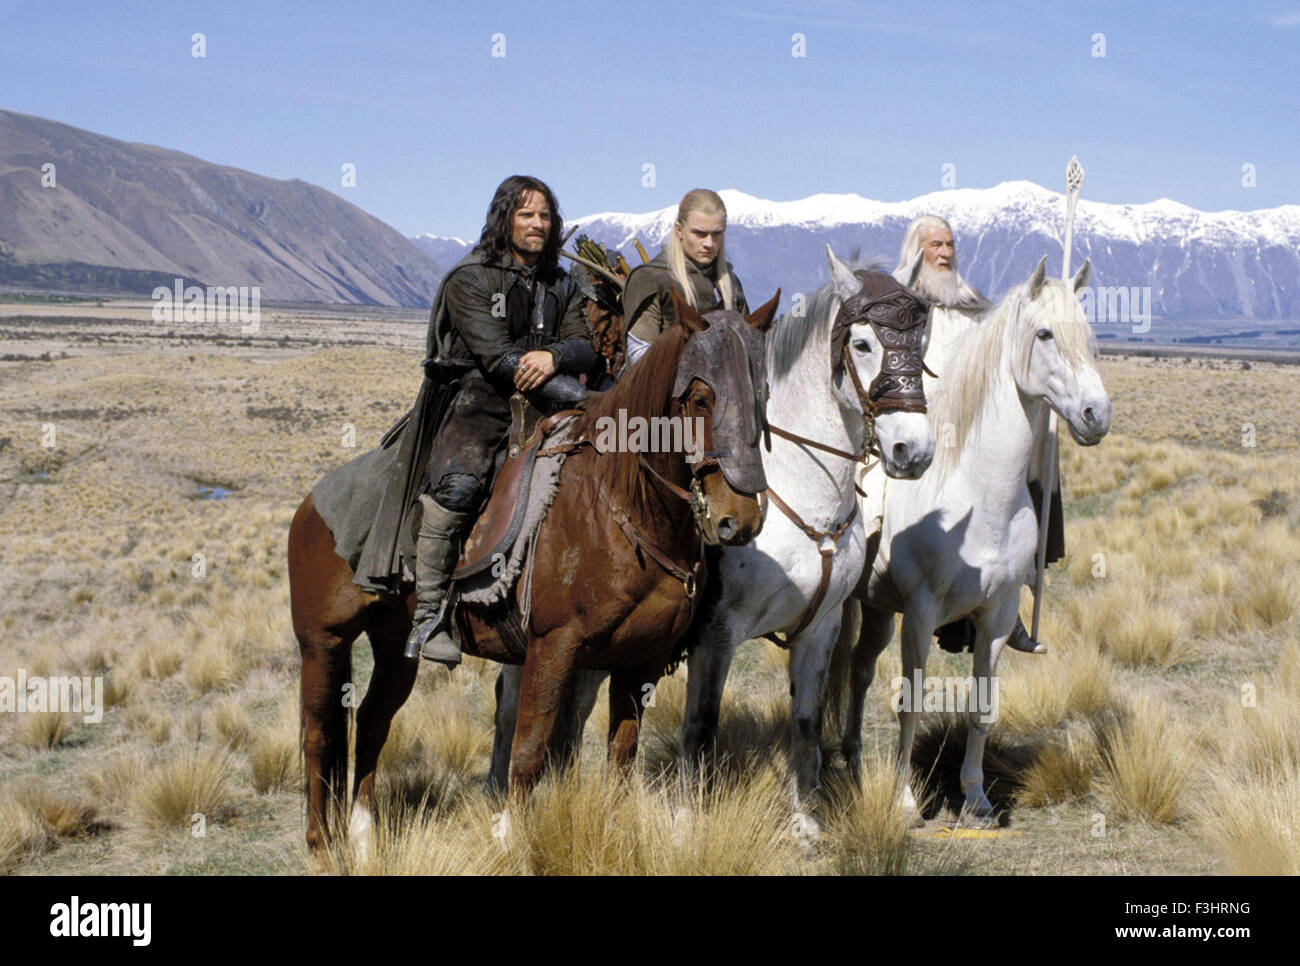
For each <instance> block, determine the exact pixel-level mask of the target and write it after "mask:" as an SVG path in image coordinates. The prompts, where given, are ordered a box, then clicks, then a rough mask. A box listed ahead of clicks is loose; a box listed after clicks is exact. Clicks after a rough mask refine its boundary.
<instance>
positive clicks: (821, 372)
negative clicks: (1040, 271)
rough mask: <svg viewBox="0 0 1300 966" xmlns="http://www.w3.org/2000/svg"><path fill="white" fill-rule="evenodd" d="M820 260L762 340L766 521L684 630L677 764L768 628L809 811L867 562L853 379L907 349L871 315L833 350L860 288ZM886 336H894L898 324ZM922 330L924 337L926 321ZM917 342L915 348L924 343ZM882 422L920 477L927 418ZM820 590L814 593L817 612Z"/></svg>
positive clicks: (704, 744)
mask: <svg viewBox="0 0 1300 966" xmlns="http://www.w3.org/2000/svg"><path fill="white" fill-rule="evenodd" d="M826 258H827V262H828V264H829V266H830V272H831V282H830V283H829V284H827V285H825V286H823V287H822V288H821V289H820V290H819V291H818V292H817V293H815V294H814V295H813V296H812V298H810V299H809V300H808V305H807V310H806V311H805V312H804V313H803V314H802V316H799V315H791V316H788V317H786V318H784V319H782V320H781V322H780V323H779V324H778V325H777V326H776V327H775V328H774V329H773V331H772V333H770V334H769V336H768V352H767V372H768V383H769V397H768V405H767V416H768V421H769V424H770V425H771V427H772V429H773V432H772V434H771V450H770V452H766V453H764V454H763V471H764V474H765V475H766V477H767V482H768V494H769V497H768V504H767V510H766V517H765V520H764V523H763V528H762V530H761V531H759V534H758V536H756V537H755V538H754V540H753V541H752V542H751V543H750V544H747V545H746V546H744V547H735V548H728V549H727V551H726V552H725V553H722V554H721V563H720V567H721V574H720V584H721V594H722V596H721V598H720V599H715V600H713V601H712V602H711V603H710V604H709V605H706V606H707V612H705V613H701V614H700V615H699V617H698V619H697V621H696V622H695V624H694V625H693V626H692V629H691V631H689V632H688V636H691V637H693V638H694V639H695V640H696V641H697V642H698V643H697V645H696V646H695V647H694V648H693V650H692V652H691V654H690V657H689V662H688V669H689V673H688V677H687V706H686V719H685V722H684V726H683V738H682V746H683V753H684V759H685V763H686V765H685V768H684V769H683V772H684V775H685V776H687V777H688V778H689V776H693V775H694V766H695V764H696V763H697V762H698V761H699V759H700V756H701V755H702V753H704V752H705V751H706V750H711V747H712V739H713V736H714V734H715V733H716V727H717V722H718V716H719V710H720V705H721V701H722V689H723V684H724V682H725V680H726V676H727V670H728V668H729V666H730V664H731V658H732V654H733V653H734V651H735V648H736V645H737V644H739V643H740V642H741V641H743V640H746V639H749V638H753V637H757V636H760V635H763V634H770V633H773V632H784V633H787V634H790V635H791V636H790V638H789V641H788V643H789V647H790V680H791V687H792V691H793V708H792V730H793V747H792V756H793V760H794V763H795V768H794V771H795V775H794V777H793V779H792V783H791V787H792V798H793V802H794V806H795V809H796V811H797V812H798V813H799V814H801V815H802V814H803V813H804V811H805V809H804V805H805V803H806V802H807V801H808V800H809V798H810V796H811V794H812V792H813V790H814V789H815V788H816V787H817V778H818V774H819V770H820V767H821V753H820V748H819V743H818V737H819V735H820V732H821V718H822V705H823V703H824V699H825V689H826V681H827V671H828V664H829V661H830V657H831V654H832V652H833V650H834V644H835V639H836V635H837V634H838V632H839V627H840V616H841V611H842V605H843V602H844V600H845V598H846V597H847V596H848V594H849V592H850V591H851V590H852V589H853V588H854V586H855V585H856V584H857V582H858V579H859V577H860V575H861V573H862V568H863V566H864V563H865V538H864V532H863V527H862V516H861V514H860V513H858V512H857V496H856V493H855V490H854V482H855V472H854V471H855V469H856V467H857V465H858V463H857V459H856V457H857V454H860V453H862V451H863V449H864V448H865V447H864V444H865V442H866V433H867V430H868V424H867V420H866V419H865V418H864V416H863V403H862V399H861V396H860V394H859V392H858V391H857V388H856V386H863V387H865V386H868V385H870V384H872V383H873V382H874V380H875V379H876V377H877V375H878V374H879V373H880V372H881V370H882V369H888V366H887V365H886V353H887V352H889V351H892V352H894V353H895V357H894V360H895V361H897V359H898V358H899V357H898V355H897V353H898V352H899V349H898V348H897V344H896V345H895V347H894V348H892V349H891V348H889V347H886V346H885V345H884V343H883V342H882V338H881V335H879V334H878V333H877V331H876V329H875V327H874V326H873V325H872V324H871V323H870V322H869V321H868V320H867V318H865V317H864V318H862V319H861V320H855V322H854V324H852V325H850V326H848V332H847V338H846V340H845V342H846V345H847V350H848V351H847V356H848V359H849V360H850V362H849V364H851V365H852V366H853V369H854V372H853V373H850V372H849V371H848V370H847V367H846V365H845V364H844V363H842V362H841V359H842V356H835V357H833V350H832V344H831V336H832V332H833V330H834V329H835V321H836V318H837V316H838V313H839V309H840V305H841V303H842V301H844V300H848V299H853V298H856V297H857V296H858V295H859V294H860V292H862V291H863V281H862V279H860V278H859V277H858V276H857V275H855V274H854V273H853V272H852V271H851V270H850V269H849V268H848V267H847V266H845V265H844V264H843V263H841V262H840V261H839V260H838V259H837V258H836V257H835V254H834V252H832V251H831V248H830V246H829V245H828V246H827V247H826ZM880 274H881V276H882V277H883V278H885V279H887V280H888V284H891V285H892V284H894V283H893V280H892V279H891V278H889V277H888V276H887V275H884V273H880ZM918 307H919V308H922V309H923V306H920V305H919V304H918ZM916 321H917V322H918V323H919V322H920V321H921V320H920V319H917V320H916ZM882 331H883V332H885V333H886V336H885V337H886V338H888V339H890V340H891V341H895V342H896V339H897V336H896V335H895V334H894V332H893V330H888V329H882ZM915 334H916V335H918V336H919V334H920V326H919V324H918V325H917V327H916V332H915ZM908 338H909V339H910V338H912V333H909V334H908ZM916 348H917V349H918V351H919V348H920V347H919V345H918V346H917V347H916ZM855 384H856V385H855ZM919 386H920V384H919V380H918V382H917V388H918V389H919ZM874 426H875V434H876V438H877V441H878V447H879V451H880V453H881V454H882V461H883V464H884V469H885V472H887V473H889V474H890V475H891V476H894V477H897V478H899V479H910V478H915V477H917V476H919V475H920V474H922V473H923V472H925V470H926V468H927V467H928V466H929V465H930V460H931V459H932V457H933V455H934V436H933V434H932V433H931V431H930V427H929V423H928V422H927V420H926V418H925V416H924V415H923V414H922V413H919V412H903V411H887V412H883V413H881V414H880V415H879V416H877V417H876V418H875V420H874ZM783 433H788V434H790V435H794V436H800V437H803V438H805V439H807V440H810V441H812V444H811V445H810V444H809V443H800V442H795V441H793V440H791V439H789V438H787V437H786V436H785V435H783ZM818 447H826V449H822V448H818ZM831 451H835V452H831ZM772 493H775V494H776V498H775V499H774V498H772V496H771V494H772ZM778 499H779V500H780V501H782V502H784V503H785V504H786V506H787V507H788V508H789V510H790V511H792V512H793V513H794V514H796V515H797V516H798V517H799V518H800V520H801V521H802V522H803V524H804V525H805V526H806V527H807V528H809V529H811V530H814V531H818V532H821V533H823V534H825V535H826V536H825V537H823V538H822V539H820V540H817V541H814V540H813V539H810V537H809V536H808V535H807V533H806V532H805V530H804V529H801V528H800V527H799V526H797V525H796V524H795V523H794V522H793V520H791V519H790V517H789V516H788V515H787V514H786V513H785V512H784V511H782V510H781V509H779V504H778V503H777V500H778ZM823 549H825V550H826V554H825V556H828V557H829V558H830V579H829V581H827V582H826V584H825V586H823V580H822V570H823V564H822V560H823V556H824V555H823V553H822V550H823ZM733 551H734V552H733ZM713 583H714V582H713V581H711V584H713ZM819 592H820V600H819V601H816V603H817V606H816V607H815V608H814V607H813V604H814V602H815V600H816V598H818V595H819ZM805 618H807V620H806V619H805ZM796 631H797V632H798V633H794V632H796ZM518 676H519V675H518V669H516V668H512V667H504V668H503V669H502V675H501V677H500V679H499V681H498V685H497V718H496V742H495V745H494V748H493V764H492V772H491V773H490V774H489V778H488V785H489V788H503V787H505V778H506V769H507V767H508V761H509V748H510V735H511V734H512V733H513V720H512V718H513V715H514V713H515V711H516V708H517V694H518V684H517V679H518ZM602 677H603V674H600V673H597V672H588V673H585V674H584V675H582V676H581V677H580V679H579V681H578V682H577V683H576V684H575V687H574V690H573V692H571V694H570V696H569V702H570V703H571V704H572V705H575V706H576V710H575V708H573V707H570V708H568V709H566V715H567V716H568V717H567V719H566V720H567V721H568V722H569V725H568V728H567V730H566V733H565V734H564V735H563V736H562V737H561V738H560V739H559V740H558V742H557V744H556V745H555V746H553V753H554V754H559V755H571V754H572V753H573V751H574V749H576V747H577V746H578V744H579V743H580V741H581V734H582V723H583V721H585V719H586V716H587V714H588V713H589V712H590V709H591V707H592V705H593V704H594V702H595V690H596V688H597V687H598V686H599V684H600V681H601V679H602ZM810 831H815V828H812V829H810Z"/></svg>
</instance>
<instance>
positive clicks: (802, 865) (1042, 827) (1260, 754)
mask: <svg viewBox="0 0 1300 966" xmlns="http://www.w3.org/2000/svg"><path fill="white" fill-rule="evenodd" d="M411 333H412V338H411V340H410V344H411V345H412V346H416V345H417V344H418V342H419V340H420V337H421V336H422V331H421V330H419V329H418V328H413V329H412V330H411ZM277 337H278V335H277V333H274V332H272V333H270V334H269V339H268V342H267V344H266V345H265V346H264V347H263V348H264V350H265V351H262V352H261V353H260V358H247V357H244V358H241V357H238V356H237V355H232V354H219V353H211V352H202V350H199V351H198V353H196V354H187V353H175V352H171V353H163V352H160V351H155V350H152V349H151V350H150V351H145V352H138V353H131V352H126V351H124V350H123V348H122V347H121V346H116V347H115V348H114V350H113V351H112V352H103V353H95V352H91V353H90V354H87V355H81V356H76V357H72V358H62V359H60V358H55V359H54V360H53V361H8V362H3V363H0V676H9V677H14V676H16V675H17V673H18V671H19V669H24V670H25V672H26V673H27V674H28V675H29V676H32V675H98V676H102V677H103V679H104V682H105V699H106V703H107V704H108V705H109V707H108V710H107V711H106V712H105V713H104V716H103V720H102V722H100V723H98V724H89V723H86V722H85V721H83V719H82V716H81V715H77V714H68V713H57V714H48V713H47V714H30V713H29V714H0V871H5V872H11V873H19V874H51V873H71V872H76V873H119V874H120V873H145V874H161V873H180V874H246V873H258V874H265V873H300V872H303V871H305V870H307V869H308V867H309V866H308V862H307V858H306V856H305V850H304V846H303V831H304V828H303V813H302V805H301V800H300V797H299V787H300V783H301V774H300V766H299V760H298V754H297V742H298V727H297V714H298V708H297V691H296V689H297V668H298V656H297V649H296V642H295V641H294V639H293V635H292V632H291V629H290V623H289V611H288V587H287V578H286V575H285V563H284V547H285V538H286V533H287V530H288V524H289V519H290V517H291V515H292V513H293V510H294V508H295V506H296V505H297V503H298V502H299V501H300V500H301V498H302V497H303V495H304V494H305V493H306V492H307V491H308V490H309V489H310V487H311V486H312V485H313V484H314V483H315V481H316V480H317V479H318V478H319V477H320V476H321V475H322V474H323V473H324V472H325V471H326V470H328V469H330V468H332V467H334V466H336V465H338V464H340V463H342V462H343V461H345V460H347V459H348V458H350V457H351V456H353V455H355V454H356V453H357V452H359V451H360V449H358V448H349V447H348V446H347V445H346V443H347V441H348V434H349V431H350V430H349V427H353V428H354V429H355V440H356V446H357V447H360V448H364V447H366V446H369V445H373V443H374V441H376V440H377V438H378V436H379V435H380V434H381V433H382V432H383V431H384V430H386V429H387V428H388V427H389V426H390V425H391V424H392V423H393V422H394V420H395V419H396V418H397V417H398V416H399V415H400V414H401V413H402V412H403V411H404V409H405V408H406V406H407V405H409V402H410V400H411V399H412V398H413V397H414V394H415V391H416V388H417V363H418V350H417V349H412V350H410V351H399V350H396V349H392V348H382V347H343V348H326V349H323V350H319V351H315V352H313V353H311V354H309V355H308V354H298V355H295V354H294V353H293V351H290V350H288V349H286V350H284V351H280V352H276V351H273V350H274V348H275V346H274V345H272V344H270V339H274V338H277ZM298 351H300V352H301V351H302V350H301V349H299V350H298ZM1102 373H1103V377H1104V378H1105V381H1106V384H1107V386H1108V388H1109V389H1110V391H1111V394H1112V398H1113V401H1114V407H1115V419H1114V425H1113V429H1112V432H1111V435H1110V437H1109V438H1108V439H1106V440H1105V441H1104V442H1103V443H1102V444H1101V445H1100V446H1099V447H1096V448H1093V449H1088V450H1083V449H1080V448H1078V447H1076V446H1074V445H1073V444H1072V443H1070V442H1069V441H1068V439H1067V441H1066V442H1065V443H1064V446H1063V451H1064V456H1063V458H1064V477H1065V482H1066V495H1067V496H1066V506H1067V521H1068V523H1067V545H1068V547H1069V557H1068V558H1067V559H1066V560H1065V561H1063V562H1062V564H1061V565H1060V566H1058V567H1055V568H1053V570H1052V572H1051V586H1050V590H1049V597H1048V602H1047V605H1046V608H1045V625H1044V630H1043V638H1044V639H1045V640H1046V641H1047V642H1048V643H1049V646H1050V653H1049V654H1048V655H1047V656H1045V657H1034V656H1029V655H1023V654H1017V653H1012V652H1008V653H1007V654H1006V655H1005V656H1004V658H1003V661H1002V668H1001V670H1002V672H1003V681H1002V687H1001V695H1002V716H1001V719H1000V721H999V722H998V723H997V724H996V725H995V726H994V728H993V732H992V737H991V739H990V746H989V755H988V764H987V772H988V776H989V781H990V784H991V788H990V795H991V796H992V797H993V798H994V799H995V800H996V801H998V802H1000V803H1002V804H1004V805H1005V806H1006V807H1007V808H1008V809H1009V813H1008V824H1007V825H1006V827H1005V828H1004V829H1003V830H1002V831H1001V833H1000V834H998V835H996V836H991V837H982V838H954V837H952V836H945V835H944V834H943V833H944V827H943V825H942V823H941V822H934V823H931V825H930V826H929V827H927V829H925V830H923V831H921V832H919V833H917V832H909V830H908V829H907V827H906V824H905V823H904V822H903V821H902V819H901V816H900V815H899V814H898V813H897V812H896V810H895V808H894V806H893V804H892V803H893V792H894V789H893V787H892V781H891V779H890V777H889V769H888V765H887V756H888V754H889V752H890V751H891V750H892V748H893V746H894V742H895V739H896V725H895V723H894V717H893V715H892V713H891V712H890V711H889V708H888V705H887V695H888V689H887V682H888V681H889V679H890V678H891V677H892V676H893V675H894V674H896V673H897V670H896V668H897V666H898V663H897V662H898V652H897V644H896V643H895V644H894V645H893V646H892V647H891V648H890V650H889V651H887V652H886V653H885V655H884V656H883V657H882V664H881V667H880V672H879V674H878V677H877V685H876V686H875V688H874V689H873V692H872V695H871V697H870V701H869V705H870V707H869V714H868V721H867V725H866V734H865V738H864V749H865V758H866V760H867V767H866V769H865V776H864V782H863V785H862V787H861V788H859V789H853V788H850V787H849V786H848V785H847V783H846V782H845V781H844V777H843V769H842V766H841V764H840V762H839V761H838V760H837V758H838V756H837V755H836V754H835V753H834V752H833V751H832V748H831V747H830V746H831V744H832V742H833V736H832V735H831V734H829V733H828V736H827V741H828V748H827V761H828V763H829V764H828V778H827V783H826V786H827V798H826V803H825V806H824V809H823V811H824V824H825V831H824V834H823V837H822V839H821V840H820V842H818V843H817V844H816V846H815V847H812V848H809V847H806V846H805V845H804V844H803V843H801V841H800V839H799V837H798V836H797V835H795V834H793V830H792V828H791V825H790V820H789V819H790V816H789V814H788V804H787V802H788V799H787V792H786V787H785V779H784V757H783V749H784V744H785V734H786V728H787V719H788V698H787V696H786V685H785V657H784V654H783V653H782V652H780V651H778V650H776V649H775V648H773V647H770V646H769V645H766V644H762V645H760V644H758V643H751V644H748V645H745V646H744V647H743V648H742V649H741V651H740V653H739V654H738V659H737V663H736V667H735V669H734V671H733V674H732V678H731V681H730V682H729V685H728V692H727V701H726V707H725V713H724V721H723V725H722V729H723V739H722V740H723V742H724V746H725V750H726V752H727V759H726V761H725V762H724V764H723V767H722V769H721V773H720V774H719V775H718V776H717V779H716V781H714V782H713V783H712V784H711V785H710V787H709V789H708V790H707V791H703V792H701V793H700V794H699V797H698V799H697V800H696V801H695V802H693V803H690V804H692V805H693V806H694V807H693V819H692V820H690V821H686V820H684V819H683V818H682V817H681V815H680V814H679V812H678V809H679V806H680V805H682V804H683V803H682V802H681V801H679V799H678V792H677V786H676V782H675V780H674V765H673V761H672V758H673V751H674V749H675V746H676V742H677V734H678V727H679V725H680V721H681V716H682V709H683V704H684V693H685V692H684V683H683V682H684V674H685V671H684V669H683V670H682V671H680V672H679V675H678V677H676V678H673V679H670V680H669V681H667V682H665V683H664V684H663V685H662V686H661V687H660V688H659V691H658V693H657V700H656V702H655V706H654V707H653V708H650V709H649V710H648V712H647V720H646V730H645V740H644V743H643V746H642V757H641V760H640V761H639V762H638V769H637V773H636V776H635V778H634V779H633V780H631V781H629V782H616V781H612V780H610V778H609V776H607V774H606V770H605V765H604V761H603V745H602V741H601V736H602V735H603V731H604V717H605V715H604V711H603V708H600V707H599V706H598V710H597V712H596V714H595V715H594V716H593V720H592V722H591V724H590V726H589V728H588V737H587V740H586V744H585V746H584V749H583V760H582V763H581V767H580V769H579V770H578V771H577V772H576V773H571V774H570V775H569V776H568V777H566V778H564V779H562V780H559V781H553V780H548V781H547V782H545V783H544V784H543V786H542V787H541V788H540V790H539V791H538V793H537V794H536V795H535V796H534V797H533V799H532V800H531V801H530V802H529V804H528V805H527V807H526V808H525V809H524V810H523V811H522V812H520V813H518V814H514V815H512V816H511V840H512V843H513V844H512V847H511V848H510V849H509V850H503V849H502V848H501V847H500V845H499V843H498V838H497V837H496V836H494V832H495V831H499V827H498V823H499V822H500V818H499V816H498V807H499V806H498V805H497V804H495V803H493V802H492V801H490V800H488V799H487V798H486V797H485V796H484V794H483V793H482V791H481V787H482V781H483V777H484V775H485V773H486V769H487V757H488V753H489V751H490V748H491V710H492V700H491V686H492V681H493V676H494V673H495V668H494V667H492V666H490V665H486V664H485V663H484V662H479V661H474V660H470V661H468V662H467V663H466V665H464V666H463V667H462V668H461V669H459V670H458V671H456V672H455V673H454V674H448V673H447V672H445V671H443V670H441V669H436V668H432V667H428V666H426V667H424V668H422V669H421V674H420V678H419V682H418V684H417V689H416V693H415V694H414V695H413V697H412V699H411V701H410V702H409V703H408V705H407V706H406V707H405V708H404V709H403V710H402V711H401V712H400V713H399V715H398V717H397V719H396V722H395V727H394V733H393V736H392V738H391V739H390V741H389V744H388V746H387V748H386V749H385V752H384V757H383V759H382V761H381V765H380V776H381V778H380V786H381V803H382V808H381V814H380V817H379V824H378V838H377V841H376V847H375V849H374V851H373V852H372V854H371V855H369V856H368V857H366V859H365V860H364V861H359V860H358V859H357V858H356V857H354V856H352V855H350V854H348V853H347V852H346V851H343V850H340V851H338V852H337V853H336V854H334V855H333V856H332V858H331V863H332V865H333V867H334V869H335V870H337V871H339V872H345V873H361V874H369V873H534V874H563V873H630V874H647V873H758V874H762V873H793V874H805V873H814V874H818V873H821V874H828V873H851V874H861V873H868V874H869V873H932V872H969V873H1013V874H1026V873H1029V874H1032V873H1040V872H1042V873H1045V872H1051V873H1062V872H1066V873H1073V874H1097V873H1108V874H1114V873H1125V874H1159V873H1192V874H1202V873H1226V872H1245V873H1292V874H1294V873H1297V872H1300V643H1298V642H1297V629H1300V612H1298V611H1300V605H1298V604H1297V600H1298V592H1300V566H1297V564H1298V563H1300V533H1298V532H1297V521H1298V519H1300V498H1297V491H1296V481H1297V479H1300V440H1298V439H1297V426H1298V423H1300V419H1298V418H1297V415H1296V414H1297V411H1298V410H1300V380H1298V378H1297V376H1298V375H1300V370H1297V369H1295V368H1291V367H1286V366H1271V365H1266V364H1255V365H1253V366H1252V367H1251V368H1249V369H1243V368H1242V367H1241V365H1240V363H1233V364H1231V365H1224V364H1215V363H1213V362H1210V363H1207V362H1205V361H1204V360H1200V361H1197V362H1192V363H1186V362H1184V361H1183V360H1182V359H1178V360H1154V361H1153V360H1145V359H1144V360H1136V359H1114V358H1108V359H1105V360H1104V361H1103V362H1102ZM50 426H52V427H53V432H54V444H55V445H53V446H49V447H47V446H42V439H43V437H45V438H46V439H47V440H48V438H49V432H50ZM1246 443H1253V445H1244V444H1246ZM202 487H220V488H222V489H223V490H227V491H229V495H228V496H226V497H224V498H222V499H207V498H203V495H202V491H201V488H202ZM1024 603H1025V606H1024V609H1023V610H1024V613H1026V614H1027V613H1028V606H1029V599H1028V596H1027V595H1026V598H1025V602H1024ZM932 653H933V654H934V657H933V658H932V660H931V666H930V673H932V674H959V675H965V674H967V673H968V672H969V659H968V658H964V657H961V658H959V657H955V656H952V655H947V654H943V653H942V652H939V651H938V650H937V649H935V651H934V652H932ZM355 665H356V671H355V674H356V678H357V685H358V688H359V689H364V686H365V680H366V678H367V677H368V675H369V669H370V660H369V654H368V646H367V644H366V641H365V639H364V638H363V639H362V640H361V641H359V642H358V644H357V646H356V660H355ZM882 681H883V682H885V685H886V686H882V684H881V682H882ZM949 724H950V723H949V722H947V721H944V720H935V721H931V722H930V726H929V727H928V728H927V729H926V731H925V733H924V734H923V735H922V737H921V740H919V741H918V758H917V764H918V766H919V768H920V771H921V772H922V773H923V774H926V775H927V776H928V777H929V779H930V780H929V786H928V787H929V791H930V810H931V812H932V814H934V815H936V817H937V818H939V819H942V817H943V815H944V812H943V809H944V808H945V806H946V805H947V804H948V803H949V802H950V801H951V800H952V798H953V795H954V794H959V793H957V792H956V790H955V785H956V772H957V767H958V765H959V762H960V755H961V744H962V742H961V734H960V728H959V727H958V728H951V727H949ZM829 730H833V729H828V731H829ZM200 833H201V834H200Z"/></svg>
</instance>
